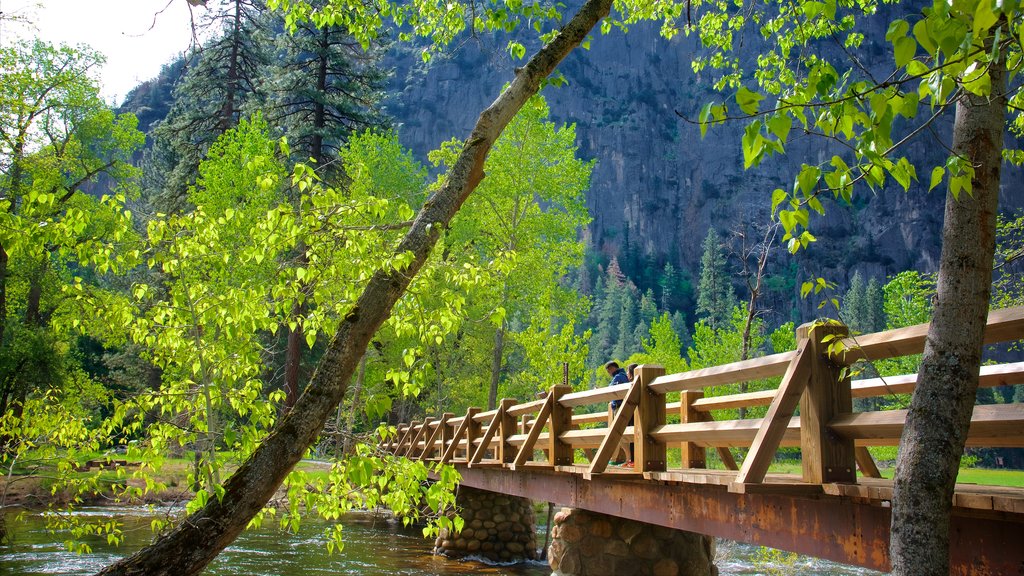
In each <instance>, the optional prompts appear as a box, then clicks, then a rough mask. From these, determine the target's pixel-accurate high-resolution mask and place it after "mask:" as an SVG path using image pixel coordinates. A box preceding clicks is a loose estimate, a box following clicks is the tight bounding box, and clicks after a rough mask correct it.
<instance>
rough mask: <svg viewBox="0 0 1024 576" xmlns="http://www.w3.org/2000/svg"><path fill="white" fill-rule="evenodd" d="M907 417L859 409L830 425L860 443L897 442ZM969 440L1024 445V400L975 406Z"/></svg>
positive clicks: (981, 443)
mask: <svg viewBox="0 0 1024 576" xmlns="http://www.w3.org/2000/svg"><path fill="white" fill-rule="evenodd" d="M906 419H907V411H906V410H886V411H883V412H858V413H856V414H842V415H840V416H837V417H836V418H835V419H834V420H832V422H830V423H829V428H830V429H831V430H832V431H833V432H835V433H836V434H837V435H839V436H840V437H842V438H848V439H851V440H855V441H856V442H857V444H858V445H869V446H875V445H877V446H886V445H897V444H899V440H900V436H901V435H902V434H903V425H904V423H905V422H906ZM967 444H968V445H969V446H987V447H993V448H1014V447H1024V404H989V405H985V406H975V407H974V412H973V413H972V416H971V427H970V428H969V429H968V431H967Z"/></svg>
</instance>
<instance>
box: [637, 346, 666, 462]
mask: <svg viewBox="0 0 1024 576" xmlns="http://www.w3.org/2000/svg"><path fill="white" fill-rule="evenodd" d="M636 370H637V377H638V378H640V398H639V403H638V404H637V406H636V412H635V415H634V418H633V434H634V438H635V439H634V442H635V444H636V446H635V447H634V456H635V458H636V461H635V462H634V463H633V466H634V469H635V470H636V471H637V472H663V471H664V470H665V460H666V446H665V444H664V443H662V442H657V441H656V440H655V439H654V437H653V436H651V432H652V431H653V430H654V429H655V428H657V427H658V426H663V425H664V424H665V396H664V395H663V394H658V393H656V392H654V391H653V390H651V389H650V388H648V387H649V386H650V385H651V382H653V381H654V379H655V378H657V377H658V376H662V375H664V374H665V368H664V367H662V366H655V365H650V364H645V365H642V366H638V367H637V369H636Z"/></svg>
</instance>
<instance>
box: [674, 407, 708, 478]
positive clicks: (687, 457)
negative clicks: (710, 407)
mask: <svg viewBox="0 0 1024 576" xmlns="http://www.w3.org/2000/svg"><path fill="white" fill-rule="evenodd" d="M703 397H704V391H703V390H684V391H682V392H680V394H679V421H680V422H682V423H683V424H689V423H690V422H703V421H704V420H705V418H704V415H703V414H701V413H700V412H698V411H697V410H695V409H694V408H693V402H694V401H695V400H699V399H701V398H703ZM679 448H680V455H681V459H680V460H681V464H682V466H683V468H707V458H706V455H705V449H704V448H703V447H702V446H698V445H696V444H694V443H693V442H683V443H681V444H680V445H679Z"/></svg>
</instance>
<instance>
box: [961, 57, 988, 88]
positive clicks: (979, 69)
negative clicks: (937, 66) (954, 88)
mask: <svg viewBox="0 0 1024 576" xmlns="http://www.w3.org/2000/svg"><path fill="white" fill-rule="evenodd" d="M963 86H964V89H965V90H967V91H968V92H970V93H972V94H975V95H978V96H988V95H989V94H990V93H992V78H991V77H990V76H989V74H988V68H987V67H986V66H985V65H984V64H981V63H979V62H972V63H971V65H970V66H968V67H967V69H966V70H964V76H963Z"/></svg>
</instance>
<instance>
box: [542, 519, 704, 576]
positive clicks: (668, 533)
mask: <svg viewBox="0 0 1024 576" xmlns="http://www.w3.org/2000/svg"><path fill="white" fill-rule="evenodd" d="M551 538H552V540H551V546H550V547H549V548H548V563H549V564H550V565H551V569H552V570H553V572H552V576H605V575H607V576H613V575H614V576H717V574H718V568H716V567H715V564H714V559H715V540H714V539H713V538H711V537H709V536H704V535H701V534H695V533H693V532H684V531H682V530H673V529H671V528H664V527H662V526H655V525H653V524H644V523H641V522H634V521H633V520H623V519H621V518H616V517H614V516H606V515H604V514H597V513H595V512H587V511H585V510H578V509H575V508H562V510H561V511H560V512H559V513H558V514H556V515H555V520H554V527H553V528H552V530H551Z"/></svg>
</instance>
